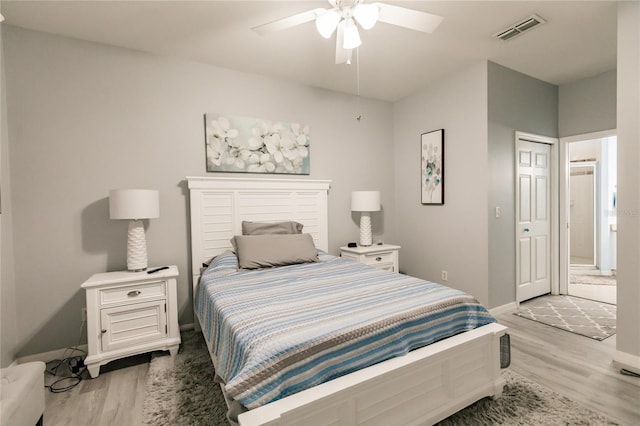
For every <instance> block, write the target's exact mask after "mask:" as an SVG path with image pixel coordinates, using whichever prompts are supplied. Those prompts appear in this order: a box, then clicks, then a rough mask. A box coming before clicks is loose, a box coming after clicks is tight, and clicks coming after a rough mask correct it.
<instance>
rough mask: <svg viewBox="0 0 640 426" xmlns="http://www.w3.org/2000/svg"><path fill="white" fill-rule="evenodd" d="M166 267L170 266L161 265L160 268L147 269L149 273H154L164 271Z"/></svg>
mask: <svg viewBox="0 0 640 426" xmlns="http://www.w3.org/2000/svg"><path fill="white" fill-rule="evenodd" d="M164 269H169V267H168V266H161V267H159V268H155V269H149V270H148V271H147V274H153V273H154V272H158V271H162V270H164Z"/></svg>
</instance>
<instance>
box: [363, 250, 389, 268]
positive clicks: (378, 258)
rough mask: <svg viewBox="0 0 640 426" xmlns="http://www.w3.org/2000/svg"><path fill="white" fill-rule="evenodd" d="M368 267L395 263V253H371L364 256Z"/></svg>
mask: <svg viewBox="0 0 640 426" xmlns="http://www.w3.org/2000/svg"><path fill="white" fill-rule="evenodd" d="M363 263H366V264H367V265H377V264H380V263H393V252H390V251H387V252H384V253H370V254H365V255H364V262H363Z"/></svg>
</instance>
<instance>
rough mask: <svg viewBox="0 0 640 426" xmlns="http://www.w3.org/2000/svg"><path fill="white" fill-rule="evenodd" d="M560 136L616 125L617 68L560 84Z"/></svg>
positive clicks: (599, 129) (580, 133) (605, 128)
mask: <svg viewBox="0 0 640 426" xmlns="http://www.w3.org/2000/svg"><path fill="white" fill-rule="evenodd" d="M558 117H559V128H558V133H559V135H560V137H565V136H573V135H583V134H586V133H593V132H598V131H601V130H609V129H615V128H616V70H612V71H608V72H605V73H602V74H599V75H596V76H594V77H589V78H585V79H582V80H578V81H575V82H573V83H569V84H563V85H561V86H560V92H559V108H558Z"/></svg>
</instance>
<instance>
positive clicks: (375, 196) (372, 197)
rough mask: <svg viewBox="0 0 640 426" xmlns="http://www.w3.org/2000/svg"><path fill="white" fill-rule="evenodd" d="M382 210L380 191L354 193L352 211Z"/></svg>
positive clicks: (352, 195)
mask: <svg viewBox="0 0 640 426" xmlns="http://www.w3.org/2000/svg"><path fill="white" fill-rule="evenodd" d="M379 210H380V191H353V192H352V193H351V211H353V212H377V211H379Z"/></svg>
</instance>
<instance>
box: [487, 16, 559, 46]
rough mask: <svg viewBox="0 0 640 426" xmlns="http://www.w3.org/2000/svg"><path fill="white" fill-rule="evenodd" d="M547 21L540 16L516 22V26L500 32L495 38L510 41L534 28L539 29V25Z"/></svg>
mask: <svg viewBox="0 0 640 426" xmlns="http://www.w3.org/2000/svg"><path fill="white" fill-rule="evenodd" d="M546 22H547V21H545V20H544V19H542V18H541V17H539V16H538V15H531V16H529V17H528V18H525V19H523V20H522V21H519V22H516V23H515V24H513V25H511V26H509V27H508V28H505V29H503V30H501V31H498V32H497V33H495V34H494V35H493V37H497V38H499V39H500V40H505V41H506V40H510V39H512V38H514V37H517V36H519V35H520V34H522V33H524V32H525V31H529V30H530V29H532V28H535V27H537V26H538V25H541V24H544V23H546Z"/></svg>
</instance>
